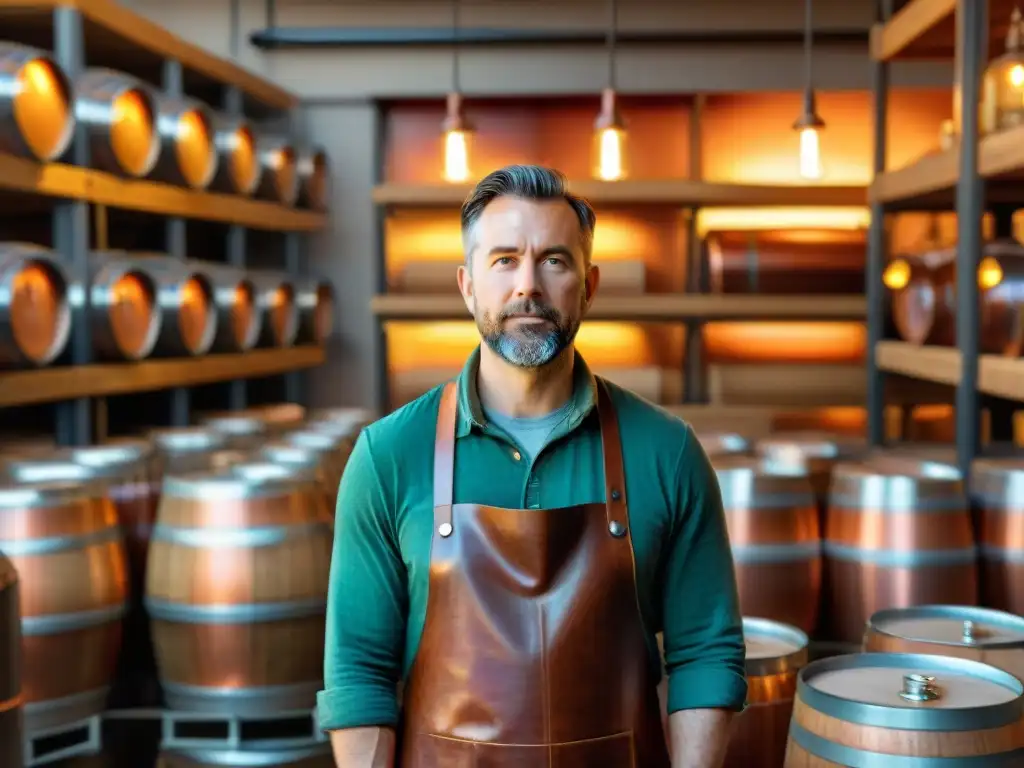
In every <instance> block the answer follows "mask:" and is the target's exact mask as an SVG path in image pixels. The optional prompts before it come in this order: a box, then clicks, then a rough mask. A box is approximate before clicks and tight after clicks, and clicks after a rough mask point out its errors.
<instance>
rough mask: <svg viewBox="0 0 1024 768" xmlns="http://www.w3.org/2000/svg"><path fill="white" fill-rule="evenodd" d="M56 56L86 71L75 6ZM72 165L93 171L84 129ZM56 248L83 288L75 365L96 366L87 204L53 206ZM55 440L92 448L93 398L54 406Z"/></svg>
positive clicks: (63, 21)
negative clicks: (91, 321) (93, 356)
mask: <svg viewBox="0 0 1024 768" xmlns="http://www.w3.org/2000/svg"><path fill="white" fill-rule="evenodd" d="M53 54H54V59H55V60H56V62H57V64H58V66H60V67H61V68H62V69H63V70H64V72H65V73H66V74H67V76H68V77H69V78H71V80H72V81H74V79H75V78H76V77H77V76H78V75H79V74H80V73H81V71H82V70H83V69H84V68H85V33H84V29H83V21H82V15H81V13H80V12H79V11H78V10H77V9H76V8H73V7H71V6H65V5H60V6H57V8H55V9H54V11H53ZM68 159H69V161H70V162H71V163H72V164H74V165H78V166H83V167H88V166H89V143H88V140H87V137H86V135H85V127H84V126H82V125H79V126H77V127H76V129H75V134H74V138H73V140H72V143H71V147H70V150H69V158H68ZM52 227H53V247H54V250H55V251H56V252H57V253H59V254H60V256H61V258H62V259H63V261H64V263H65V264H67V265H68V267H69V270H70V272H71V278H72V282H73V283H74V284H75V285H80V286H83V290H82V292H81V299H80V301H78V302H75V303H74V311H73V318H72V324H71V345H70V347H71V364H72V365H88V364H89V363H90V362H92V339H91V335H90V333H89V328H90V318H89V305H90V299H91V296H90V291H89V289H88V286H91V285H92V274H91V271H90V269H89V204H88V203H86V202H82V201H78V200H60V201H59V202H57V204H56V205H55V206H54V211H53V219H52ZM54 426H55V428H56V439H57V442H58V444H60V445H86V444H88V443H90V442H92V401H91V400H90V399H89V398H85V397H82V398H78V399H76V400H67V401H62V402H59V403H57V404H56V408H55V424H54Z"/></svg>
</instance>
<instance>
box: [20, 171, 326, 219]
mask: <svg viewBox="0 0 1024 768" xmlns="http://www.w3.org/2000/svg"><path fill="white" fill-rule="evenodd" d="M0 190H11V191H15V192H24V193H27V194H32V195H39V196H42V197H54V198H70V199H74V200H86V201H88V202H91V203H99V204H102V205H106V206H109V207H111V208H122V209H124V210H129V211H143V212H146V213H156V214H161V215H165V216H182V217H184V218H188V219H200V220H204V221H221V222H227V223H231V224H240V225H242V226H245V227H249V228H251V229H262V230H271V231H279V232H310V231H315V230H318V229H322V228H323V227H324V225H325V223H326V216H325V215H324V214H322V213H318V212H315V211H304V210H298V209H294V208H287V207H285V206H283V205H277V204H275V203H268V202H263V201H261V200H252V199H249V198H245V197H240V196H236V195H226V194H218V193H213V192H200V191H196V190H191V189H186V188H184V187H176V186H173V185H171V184H161V183H158V182H153V181H144V180H133V179H122V178H118V177H117V176H113V175H111V174H108V173H103V172H101V171H94V170H91V169H89V168H78V167H76V166H73V165H63V164H61V163H46V164H41V163H37V162H35V161H33V160H26V159H24V158H20V157H15V156H13V155H6V154H2V153H0Z"/></svg>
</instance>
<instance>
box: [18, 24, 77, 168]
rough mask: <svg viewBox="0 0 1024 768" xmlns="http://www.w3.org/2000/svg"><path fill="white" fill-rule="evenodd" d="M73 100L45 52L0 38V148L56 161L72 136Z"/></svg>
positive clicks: (62, 75)
mask: <svg viewBox="0 0 1024 768" xmlns="http://www.w3.org/2000/svg"><path fill="white" fill-rule="evenodd" d="M74 100H75V95H74V89H73V88H72V87H71V83H70V82H69V81H68V78H67V76H66V75H65V74H64V71H63V70H62V69H61V68H60V67H59V66H57V63H56V62H55V61H54V60H53V58H52V57H51V56H50V54H48V53H46V52H45V51H41V50H38V49H36V48H31V47H29V46H25V45H18V44H16V43H9V42H5V41H0V115H2V117H0V152H4V153H6V154H11V155H18V156H20V157H29V158H32V159H34V160H40V161H42V162H50V161H53V160H58V159H59V158H60V157H61V155H63V154H64V152H65V151H66V150H67V148H68V147H69V146H70V145H71V139H72V138H73V137H74V133H75V110H74V107H73V102H74Z"/></svg>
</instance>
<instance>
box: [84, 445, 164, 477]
mask: <svg viewBox="0 0 1024 768" xmlns="http://www.w3.org/2000/svg"><path fill="white" fill-rule="evenodd" d="M151 450H152V448H151V445H150V444H149V443H147V442H145V441H143V440H136V441H132V442H130V443H129V442H125V443H111V444H107V445H91V446H89V447H87V448H73V449H72V451H71V457H72V459H74V461H76V462H77V463H79V464H82V465H84V466H86V467H89V468H90V469H93V470H96V471H99V472H103V471H108V472H109V473H110V474H116V473H117V472H118V471H120V470H123V469H124V468H125V467H131V466H133V465H136V464H139V463H140V462H144V461H145V460H146V459H147V458H149V455H150V453H151Z"/></svg>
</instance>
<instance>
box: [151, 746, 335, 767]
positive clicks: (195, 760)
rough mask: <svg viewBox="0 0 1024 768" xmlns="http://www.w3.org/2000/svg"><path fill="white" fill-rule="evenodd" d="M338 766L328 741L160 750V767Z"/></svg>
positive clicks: (158, 764)
mask: <svg viewBox="0 0 1024 768" xmlns="http://www.w3.org/2000/svg"><path fill="white" fill-rule="evenodd" d="M229 767H230V768H335V762H334V757H333V756H332V755H331V747H330V745H329V744H318V745H316V746H308V747H290V748H285V749H274V750H267V749H261V750H260V751H258V752H254V751H247V750H214V749H195V750H189V751H187V752H180V751H179V752H170V751H166V752H163V753H161V755H160V759H159V760H158V762H157V768H229Z"/></svg>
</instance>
